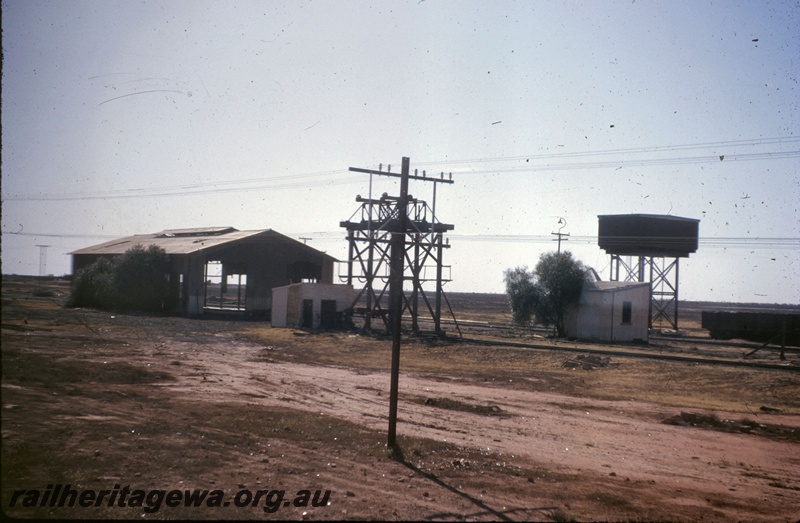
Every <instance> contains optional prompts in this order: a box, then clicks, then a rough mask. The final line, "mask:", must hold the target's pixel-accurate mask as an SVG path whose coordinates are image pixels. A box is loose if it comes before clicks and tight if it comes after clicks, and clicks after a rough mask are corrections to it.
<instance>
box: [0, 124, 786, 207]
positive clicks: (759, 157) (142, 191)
mask: <svg viewBox="0 0 800 523" xmlns="http://www.w3.org/2000/svg"><path fill="white" fill-rule="evenodd" d="M791 144H800V137H792V136H789V137H777V138H757V139H751V140H732V141H720V142H705V143H694V144H677V145H664V146H650V147H637V148H624V149H607V150H598V151H584V152H563V153H549V154H535V155H525V156H507V157H495V158H477V159H448V160H443V161H436V162H434V161H429V162H416V163H415V166H426V165H447V166H448V170H452V169H450V167H452V166H453V165H464V164H470V163H472V164H479V165H480V168H477V169H476V168H473V169H464V170H462V171H454V172H456V174H464V175H465V174H471V175H479V174H499V173H525V172H530V173H535V172H544V171H565V170H583V169H605V168H623V167H653V166H669V165H690V164H702V163H720V162H727V163H728V164H729V163H732V162H742V161H765V160H782V159H791V158H800V150H790V151H785V150H776V151H768V152H752V153H737V152H735V151H733V152H725V151H722V149H724V148H732V147H736V148H741V147H745V146H747V147H761V146H776V145H784V146H785V145H791ZM699 149H713V151H712V152H709V153H707V154H704V155H699V156H672V157H669V156H667V157H657V158H638V159H637V158H635V157H634V158H630V159H628V158H626V157H630V156H634V155H638V154H645V153H661V152H673V151H685V150H699ZM723 153H724V154H723ZM597 156H617V157H619V156H621V158H614V159H608V160H598V161H579V162H569V163H560V162H555V161H556V160H563V159H580V158H592V157H597ZM531 160H533V161H534V163H531ZM536 161H538V162H540V163H536ZM543 161H553V163H541V162H543ZM509 162H517V163H519V162H524V164H522V165H518V166H510V167H502V168H491V167H490V165H489V164H492V163H499V164H502V163H509ZM311 182H315V183H317V184H319V185H322V184H324V185H326V186H331V185H343V184H350V183H353V184H355V183H361V179H360V178H359V177H358V176H348V171H346V170H345V169H337V170H330V171H321V172H314V173H302V174H292V175H285V176H278V177H270V178H265V177H260V178H247V179H238V180H221V181H212V182H199V183H190V184H182V185H173V186H165V187H153V188H144V187H140V188H132V189H125V190H116V191H98V192H89V193H72V194H69V193H59V194H34V195H10V196H8V197H6V198H4V200H5V201H9V202H11V201H70V200H98V199H125V198H155V197H162V196H194V195H200V194H208V193H214V194H220V193H233V192H246V191H258V190H278V189H293V188H298V187H308V186H309V184H310V183H311Z"/></svg>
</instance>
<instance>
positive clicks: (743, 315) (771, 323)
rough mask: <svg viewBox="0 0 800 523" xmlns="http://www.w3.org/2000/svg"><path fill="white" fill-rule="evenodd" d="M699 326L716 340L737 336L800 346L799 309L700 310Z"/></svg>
mask: <svg viewBox="0 0 800 523" xmlns="http://www.w3.org/2000/svg"><path fill="white" fill-rule="evenodd" d="M702 327H703V328H704V329H707V330H708V332H709V335H710V336H711V337H712V338H714V339H717V340H730V339H733V338H738V339H742V340H749V341H759V342H764V343H766V342H768V341H772V342H773V343H776V344H780V343H781V342H782V341H783V339H784V338H783V336H784V335H785V343H786V344H787V345H794V346H800V313H798V312H775V311H769V312H767V311H763V312H744V311H703V312H702Z"/></svg>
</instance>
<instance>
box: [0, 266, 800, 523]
mask: <svg viewBox="0 0 800 523" xmlns="http://www.w3.org/2000/svg"><path fill="white" fill-rule="evenodd" d="M67 292H68V283H67V282H65V281H61V280H37V279H14V278H4V280H3V287H2V327H3V328H2V485H1V487H2V488H1V490H2V493H1V494H2V508H3V512H4V513H5V514H6V515H10V516H14V517H19V518H66V519H70V518H81V519H92V518H106V519H108V518H110V519H117V518H123V519H134V518H135V519H138V520H143V519H144V520H147V519H290V520H291V519H298V520H302V519H307V520H331V519H333V520H342V519H355V520H432V521H438V520H447V521H452V520H455V521H497V520H501V521H509V520H511V521H517V520H535V521H570V520H577V521H596V520H614V521H618V520H624V521H653V520H670V521H675V520H677V521H701V520H702V521H735V520H740V521H798V520H800V509H799V508H798V507H800V452H798V451H800V394H799V393H800V354H798V352H797V351H789V352H787V355H786V356H787V360H788V361H787V362H785V363H783V362H781V361H780V360H778V356H777V353H776V352H775V351H770V350H764V351H760V352H759V353H758V354H756V355H755V357H754V358H753V359H752V360H748V361H754V362H756V363H769V364H775V365H785V368H782V369H781V368H758V367H752V366H733V365H726V364H720V363H715V364H710V363H703V362H699V363H698V362H697V361H690V360H687V361H670V360H664V359H656V358H655V357H647V358H642V357H637V356H635V355H632V356H619V355H617V353H614V355H612V356H609V357H607V358H608V359H605V358H606V357H603V356H597V355H596V354H594V353H590V351H591V350H595V349H597V350H602V349H603V347H601V346H593V345H591V346H590V345H581V344H578V343H564V342H558V343H554V342H551V341H548V340H545V339H540V338H538V337H531V336H522V335H519V334H513V333H511V334H506V335H505V336H504V337H503V338H502V340H501V339H500V338H498V341H497V344H496V345H493V344H492V341H491V339H490V338H488V335H487V334H486V333H483V334H482V336H481V340H482V341H481V342H480V343H479V342H463V341H461V342H456V341H443V340H433V339H416V338H411V337H409V339H407V340H404V343H403V349H402V350H403V352H402V358H401V375H400V393H399V409H398V418H399V421H398V425H397V433H398V440H399V443H400V449H401V455H400V456H390V455H389V453H388V452H387V448H386V430H387V420H388V408H389V407H388V395H389V394H388V391H389V372H388V371H389V366H390V352H391V342H390V341H389V340H388V339H382V338H380V337H376V336H366V335H363V334H359V333H356V332H341V333H318V332H302V331H294V330H287V329H271V328H269V325H268V324H266V323H265V322H259V321H235V320H231V319H224V318H216V319H211V318H205V319H190V318H182V317H169V316H147V315H139V314H119V313H113V312H101V311H93V310H75V309H65V308H63V303H64V300H65V298H66V293H67ZM487 300H488V298H487ZM473 301H474V303H472V304H471V306H470V307H471V308H470V310H469V311H468V313H466V315H467V316H470V315H471V317H472V318H473V319H475V320H478V319H479V318H480V317H481V313H480V310H481V307H482V305H481V303H482V302H481V300H480V299H478V298H475V299H474V300H473ZM483 303H484V307H485V310H486V315H487V316H488V315H494V316H493V317H494V318H501V317H502V310H501V306H500V305H498V303H495V302H493V301H491V300H489V301H484V302H483ZM454 305H455V304H454ZM462 305H463V303H462ZM464 306H465V305H464ZM457 312H458V311H457ZM513 336H516V337H517V338H516V339H517V340H518V341H526V340H527V341H531V340H533V339H534V338H535V340H536V342H537V344H538V346H540V347H539V348H536V349H526V348H523V347H510V346H506V345H502V343H501V342H502V341H508V339H509V337H513ZM659 343H660V344H659ZM659 343H651V344H650V346H649V347H642V348H639V349H641V352H642V353H644V354H648V355H650V356H655V355H657V354H666V353H669V354H683V355H686V356H693V355H699V356H701V357H702V356H704V355H705V354H706V353H708V354H710V356H709V357H719V358H720V359H725V358H728V359H730V360H731V361H738V362H741V361H744V360H743V358H742V355H743V353H744V352H745V351H746V349H744V348H742V347H739V346H736V345H731V346H715V347H714V348H713V351H712V349H706V348H704V346H700V345H699V344H697V343H694V342H692V341H686V342H683V341H680V340H678V341H675V342H669V343H667V342H659ZM542 346H543V347H542ZM584 349H585V351H586V352H585V353H583V352H581V351H582V350H584ZM624 349H625V350H634V351H635V350H639V349H637V348H635V347H634V348H630V347H627V348H624ZM714 351H715V352H714ZM712 352H713V353H712ZM592 358H594V359H592ZM570 362H573V363H580V364H576V365H573V364H570ZM591 362H595V363H591ZM67 484H69V485H70V486H71V488H72V489H76V490H81V491H84V490H88V489H94V490H95V491H98V492H99V491H101V490H104V489H105V490H115V489H116V490H121V489H123V488H124V487H126V486H130V489H131V490H135V489H141V490H144V491H147V492H150V491H153V490H158V489H162V490H166V491H170V490H181V491H185V490H193V489H208V490H212V491H213V490H220V491H222V492H223V493H224V496H225V500H228V501H229V500H234V499H236V496H237V495H239V494H238V493H240V492H242V491H250V492H252V493H256V492H257V491H259V490H265V491H274V490H285V491H286V492H287V494H286V496H287V497H286V499H287V500H289V499H292V500H294V499H295V498H294V495H295V493H298V492H299V491H302V490H309V491H311V492H312V493H316V491H317V490H319V491H320V492H324V491H326V490H330V495H329V498H328V499H327V501H326V502H325V503H318V504H319V505H321V506H312V504H311V503H306V504H302V503H298V504H297V505H300V506H296V505H295V503H294V502H292V503H290V502H289V501H285V502H283V503H280V504H279V506H276V507H274V508H275V511H274V512H266V511H265V510H264V507H265V504H264V503H260V504H257V505H256V506H252V504H248V506H245V507H237V506H235V504H236V503H235V502H234V503H229V505H228V506H219V507H213V506H207V505H206V504H204V505H202V506H188V507H187V506H183V505H181V506H176V507H169V506H166V505H165V504H163V505H161V506H160V508H159V510H156V511H152V510H151V511H148V510H145V509H146V508H147V507H146V504H145V506H128V505H123V506H119V505H118V504H116V503H113V504H109V503H98V505H99V506H91V507H80V506H75V507H72V508H70V507H66V506H65V507H58V506H50V504H49V503H46V502H44V501H41V502H40V501H39V499H36V500H34V498H33V497H30V496H33V495H32V494H30V492H31V491H33V490H38V491H39V492H40V493H43V492H44V491H45V490H47V489H53V490H54V489H55V486H56V485H67ZM48 485H52V487H48ZM19 491H23V492H19ZM15 492H16V502H15V503H14V506H11V505H12V499H14V497H15ZM265 496H266V494H265ZM53 497H54V498H55V496H53ZM26 499H27V500H28V501H27V502H26V501H25V500H26ZM239 499H243V498H241V497H240V498H239ZM30 505H35V506H30Z"/></svg>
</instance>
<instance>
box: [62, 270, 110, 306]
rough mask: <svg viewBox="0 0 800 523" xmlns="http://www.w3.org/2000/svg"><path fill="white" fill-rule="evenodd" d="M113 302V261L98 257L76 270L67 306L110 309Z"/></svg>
mask: <svg viewBox="0 0 800 523" xmlns="http://www.w3.org/2000/svg"><path fill="white" fill-rule="evenodd" d="M115 304H116V293H115V291H114V262H113V261H111V260H110V259H108V258H100V259H98V260H96V261H95V262H94V263H92V264H91V265H89V266H87V267H84V268H83V269H81V270H80V271H78V273H77V274H76V275H75V278H74V280H73V282H72V290H71V291H70V295H69V300H67V307H97V308H98V309H112V308H114V306H115Z"/></svg>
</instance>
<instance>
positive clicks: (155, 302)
mask: <svg viewBox="0 0 800 523" xmlns="http://www.w3.org/2000/svg"><path fill="white" fill-rule="evenodd" d="M114 261H115V267H114V288H115V291H116V294H117V306H118V307H119V308H121V309H123V310H138V311H146V312H158V311H161V310H163V309H164V307H165V306H166V305H167V302H168V301H169V290H170V289H169V280H168V279H167V278H168V275H169V271H170V260H169V256H168V255H167V253H166V251H164V249H161V248H160V247H157V246H155V245H151V246H149V247H148V248H147V249H145V248H144V247H142V246H141V245H136V246H134V247H132V248H130V249H128V250H127V251H126V252H125V254H123V255H122V256H120V257H119V258H117V259H116V260H114Z"/></svg>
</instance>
